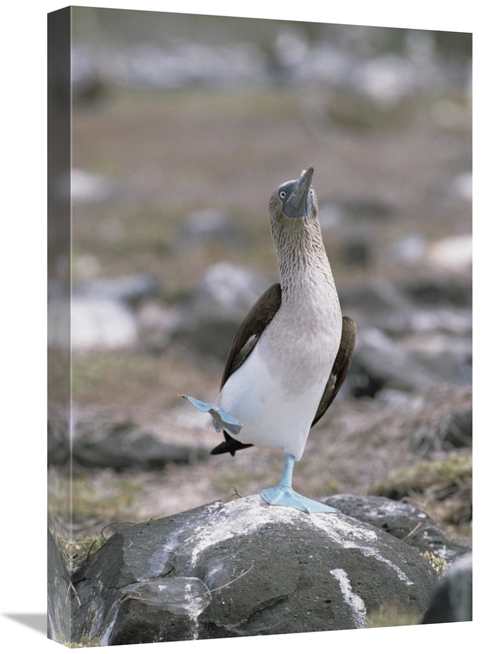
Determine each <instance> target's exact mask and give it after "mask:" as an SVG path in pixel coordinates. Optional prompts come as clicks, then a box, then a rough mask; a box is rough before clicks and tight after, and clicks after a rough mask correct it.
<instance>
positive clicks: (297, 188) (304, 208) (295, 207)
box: [283, 167, 314, 218]
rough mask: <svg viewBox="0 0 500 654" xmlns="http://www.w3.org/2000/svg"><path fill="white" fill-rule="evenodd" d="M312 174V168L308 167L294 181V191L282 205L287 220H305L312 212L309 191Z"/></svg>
mask: <svg viewBox="0 0 500 654" xmlns="http://www.w3.org/2000/svg"><path fill="white" fill-rule="evenodd" d="M313 173H314V168H312V167H310V168H308V169H307V170H304V171H303V172H302V175H301V176H300V177H299V179H297V180H296V181H295V184H294V189H293V191H292V193H291V194H290V195H289V196H288V199H287V201H286V202H285V204H284V205H283V211H284V213H285V215H287V216H288V217H289V218H305V217H306V216H308V215H309V214H310V213H311V212H312V208H313V201H312V198H311V194H310V193H309V190H310V188H311V182H312V176H313Z"/></svg>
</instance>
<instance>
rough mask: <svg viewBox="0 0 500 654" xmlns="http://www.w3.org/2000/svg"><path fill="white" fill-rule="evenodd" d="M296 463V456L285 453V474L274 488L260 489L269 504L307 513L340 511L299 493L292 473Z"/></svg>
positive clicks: (261, 494)
mask: <svg viewBox="0 0 500 654" xmlns="http://www.w3.org/2000/svg"><path fill="white" fill-rule="evenodd" d="M294 465H295V457H294V456H292V455H291V454H285V469H284V471H283V476H282V477H281V480H280V482H279V484H278V485H277V486H274V487H273V488H266V489H264V490H261V491H260V496H261V497H262V499H263V500H264V501H265V502H267V503H268V504H271V505H275V506H289V507H291V508H293V509H299V511H305V512H306V513H338V512H339V511H338V510H337V509H334V508H333V507H331V506H328V505H327V504H323V503H322V502H316V501H315V500H310V499H308V498H307V497H304V496H303V495H299V493H296V492H295V491H294V490H293V488H292V475H293V467H294Z"/></svg>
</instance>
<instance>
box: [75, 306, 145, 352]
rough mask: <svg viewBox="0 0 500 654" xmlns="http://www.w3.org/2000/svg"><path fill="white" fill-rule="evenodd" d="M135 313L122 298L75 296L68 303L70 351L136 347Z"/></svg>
mask: <svg viewBox="0 0 500 654" xmlns="http://www.w3.org/2000/svg"><path fill="white" fill-rule="evenodd" d="M137 342H138V330H137V324H136V320H135V316H134V313H133V312H132V310H131V309H130V308H129V307H128V306H127V304H125V302H123V301H121V300H115V299H111V298H98V297H97V298H96V297H86V296H78V295H74V296H73V298H72V302H71V346H72V349H73V352H87V351H90V350H116V349H122V348H131V347H135V345H136V344H137Z"/></svg>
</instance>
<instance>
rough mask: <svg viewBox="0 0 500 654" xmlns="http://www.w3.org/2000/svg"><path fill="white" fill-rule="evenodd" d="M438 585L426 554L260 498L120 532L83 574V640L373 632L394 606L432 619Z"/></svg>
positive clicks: (79, 609)
mask: <svg viewBox="0 0 500 654" xmlns="http://www.w3.org/2000/svg"><path fill="white" fill-rule="evenodd" d="M435 583H436V574H435V572H434V570H433V569H432V567H431V566H430V565H429V564H428V563H427V562H426V561H425V559H424V558H423V557H422V556H421V555H420V554H419V553H418V551H417V550H416V549H415V548H413V547H411V546H410V545H407V544H406V543H404V542H402V541H400V540H397V539H396V538H394V537H393V536H391V535H389V534H387V533H385V532H384V531H383V530H380V529H377V528H376V527H372V526H369V525H367V524H365V523H361V522H359V521H358V520H355V519H354V518H351V517H348V516H344V515H341V514H338V515H337V514H335V515H334V514H312V515H308V514H305V513H301V512H299V511H295V510H293V509H289V508H286V507H269V506H267V505H266V504H265V503H264V502H263V501H262V500H261V498H260V497H259V496H257V495H254V496H251V497H247V498H244V499H240V500H236V501H234V502H230V503H229V504H222V503H221V502H214V503H212V504H208V505H206V506H203V507H198V508H196V509H193V510H191V511H186V512H185V513H181V514H178V515H174V516H171V517H168V518H162V519H159V520H155V521H152V522H147V523H143V524H138V525H134V526H124V527H122V528H120V530H119V531H118V532H117V533H116V534H115V535H114V536H112V537H111V538H110V539H109V540H108V541H107V543H106V544H105V545H104V546H103V547H102V548H101V549H100V550H99V551H98V552H97V553H96V554H95V555H94V556H93V557H92V559H91V560H90V561H89V562H88V563H87V564H86V565H84V566H83V567H82V568H81V569H80V570H79V571H78V572H77V573H76V574H75V575H74V578H73V584H74V587H75V591H76V594H77V596H78V602H77V601H76V597H74V598H73V622H72V627H73V634H72V640H73V641H77V642H78V641H80V640H81V639H82V637H84V636H87V637H89V638H98V639H99V640H100V644H101V645H114V644H119V643H139V642H155V641H176V640H191V639H195V638H196V639H209V638H223V637H232V636H252V635H266V634H283V633H300V632H308V631H325V630H335V629H353V628H362V627H364V626H365V615H366V613H367V612H370V611H372V610H374V609H376V608H377V607H378V606H380V605H381V604H383V603H384V602H389V601H391V602H393V603H396V604H398V605H399V606H400V607H401V608H402V609H403V610H405V611H410V612H413V613H423V611H424V610H425V609H426V607H427V606H428V604H429V601H430V597H431V595H432V592H433V590H434V587H435Z"/></svg>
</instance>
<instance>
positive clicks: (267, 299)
mask: <svg viewBox="0 0 500 654" xmlns="http://www.w3.org/2000/svg"><path fill="white" fill-rule="evenodd" d="M280 306H281V286H280V285H279V284H273V285H272V286H271V287H269V288H268V289H267V291H266V292H265V293H263V294H262V295H261V296H260V298H259V299H258V300H257V302H256V303H255V304H254V305H253V307H252V308H251V309H250V311H249V312H248V315H247V317H246V318H245V320H244V321H243V322H242V323H241V325H240V327H239V329H238V331H237V332H236V336H235V337H234V341H233V345H232V347H231V350H230V352H229V356H228V357H227V361H226V368H225V370H224V374H223V375H222V382H221V385H220V387H221V388H222V387H223V386H224V384H225V383H226V381H227V380H228V378H229V377H230V376H231V375H232V374H233V372H234V371H235V370H237V369H238V368H239V367H240V366H241V364H242V363H243V362H244V361H245V359H246V358H247V357H248V355H249V354H250V352H251V351H252V350H253V348H254V347H255V345H256V344H257V341H258V340H259V338H260V336H261V334H262V332H263V331H264V329H265V328H266V327H267V326H268V325H269V323H270V322H271V320H272V319H273V318H274V316H275V315H276V312H277V311H278V309H279V308H280Z"/></svg>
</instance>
